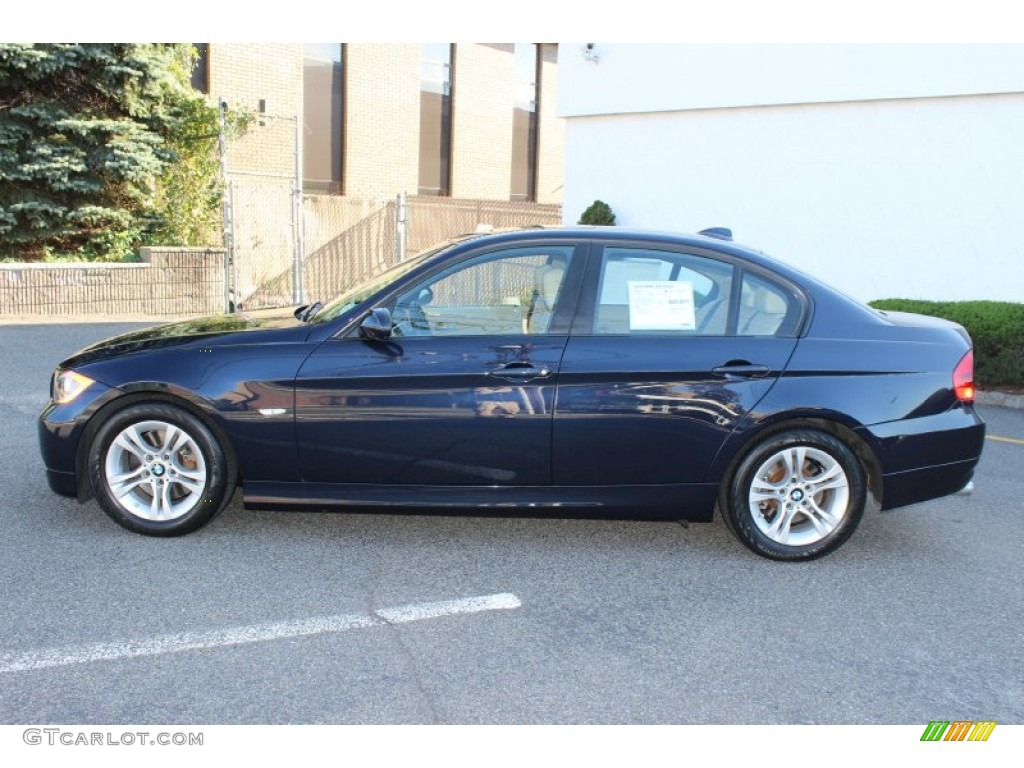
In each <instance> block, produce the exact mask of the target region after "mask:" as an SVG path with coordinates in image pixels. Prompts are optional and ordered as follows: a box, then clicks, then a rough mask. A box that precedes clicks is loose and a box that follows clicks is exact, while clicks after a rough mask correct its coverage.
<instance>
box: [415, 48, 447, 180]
mask: <svg viewBox="0 0 1024 768" xmlns="http://www.w3.org/2000/svg"><path fill="white" fill-rule="evenodd" d="M453 48H454V46H452V45H450V44H448V43H425V44H424V45H423V46H422V49H421V55H420V177H419V179H420V180H419V193H420V194H421V195H449V194H451V175H452V49H453Z"/></svg>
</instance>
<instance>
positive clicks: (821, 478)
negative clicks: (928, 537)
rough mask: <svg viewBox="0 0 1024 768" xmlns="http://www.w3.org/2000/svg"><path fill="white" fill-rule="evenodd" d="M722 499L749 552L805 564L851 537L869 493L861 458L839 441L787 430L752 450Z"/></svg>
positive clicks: (732, 526) (822, 434)
mask: <svg viewBox="0 0 1024 768" xmlns="http://www.w3.org/2000/svg"><path fill="white" fill-rule="evenodd" d="M722 496H723V498H722V499H720V504H719V507H720V509H721V510H722V514H723V515H724V516H726V517H727V519H726V522H727V523H728V526H729V528H730V529H731V530H732V532H733V533H734V534H735V535H736V537H737V538H738V539H739V540H740V541H741V542H742V543H743V544H745V545H746V546H747V547H748V548H750V549H751V550H752V551H754V552H756V553H757V554H759V555H763V556H765V557H769V558H772V559H774V560H810V559H813V558H815V557H821V556H822V555H825V554H828V553H829V552H831V551H833V550H834V549H836V548H837V547H839V546H840V545H841V544H842V543H843V542H845V541H846V540H847V539H848V538H849V537H850V535H851V534H852V533H853V531H854V529H855V528H856V527H857V524H858V523H859V522H860V520H861V517H863V515H864V507H865V504H866V501H867V488H866V481H865V475H864V469H863V467H862V466H861V463H860V460H859V459H858V458H857V456H856V455H855V454H854V453H853V451H852V450H850V448H849V447H848V446H847V445H846V444H845V443H844V442H843V441H842V440H840V439H839V438H837V437H835V436H834V435H831V434H828V433H826V432H819V431H817V430H789V431H785V432H778V433H775V434H773V435H770V436H768V437H766V438H765V439H764V440H762V441H761V442H759V443H758V444H756V445H755V446H754V447H753V448H752V449H750V450H749V451H748V452H747V454H746V455H745V456H744V458H743V459H742V461H740V463H739V464H738V465H737V467H736V469H735V471H734V472H733V474H732V477H731V478H730V479H729V481H728V482H727V483H726V484H725V486H724V487H723V489H722Z"/></svg>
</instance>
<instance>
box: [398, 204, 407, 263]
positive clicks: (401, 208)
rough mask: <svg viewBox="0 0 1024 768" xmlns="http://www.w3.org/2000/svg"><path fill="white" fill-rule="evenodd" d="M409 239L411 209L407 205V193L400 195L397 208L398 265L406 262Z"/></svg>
mask: <svg viewBox="0 0 1024 768" xmlns="http://www.w3.org/2000/svg"><path fill="white" fill-rule="evenodd" d="M408 238H409V209H408V206H407V205H406V196H405V192H400V193H399V195H398V204H397V205H396V206H395V256H396V263H398V262H402V261H405V250H406V247H407V242H408Z"/></svg>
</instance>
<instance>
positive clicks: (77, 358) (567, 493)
mask: <svg viewBox="0 0 1024 768" xmlns="http://www.w3.org/2000/svg"><path fill="white" fill-rule="evenodd" d="M973 368H974V363H973V353H972V348H971V340H970V338H969V337H968V335H967V333H966V332H965V331H964V329H963V328H962V327H960V326H958V325H955V324H952V323H948V322H945V321H942V320H937V319H934V318H929V317H923V316H918V315H908V314H898V313H884V312H878V311H875V310H872V309H870V308H868V307H866V306H864V305H863V304H860V303H858V302H856V301H854V300H852V299H850V298H848V297H846V296H844V295H842V294H841V293H838V292H836V291H835V290H833V289H831V288H829V287H827V286H825V285H823V284H822V283H820V282H818V281H817V280H815V279H813V278H811V277H808V276H807V275H804V274H802V273H800V272H798V271H796V270H793V269H791V268H789V267H787V266H785V265H784V264H782V263H780V262H777V261H774V260H772V259H770V258H767V257H766V256H764V255H762V254H760V253H759V252H756V251H752V250H750V249H747V248H743V247H740V246H738V245H735V244H734V243H732V241H731V237H730V234H729V233H728V230H720V229H716V230H707V231H706V232H705V233H704V234H701V235H672V234H665V233H652V232H641V231H630V230H625V229H620V228H570V229H554V230H544V229H532V230H524V231H518V232H511V233H502V234H496V235H489V236H480V237H468V238H463V239H461V240H458V241H453V242H452V243H450V244H448V245H446V246H444V247H442V248H439V249H436V250H433V251H431V252H428V253H425V254H422V255H420V256H418V257H416V258H413V259H410V260H408V261H405V262H403V263H401V264H400V265H399V266H397V267H395V268H393V269H392V270H390V271H389V272H386V273H384V274H382V275H379V276H378V277H376V278H374V279H373V280H371V281H369V282H367V283H366V284H364V285H360V286H358V287H356V288H354V289H352V290H350V291H348V292H347V293H345V294H344V295H342V296H339V297H337V298H336V299H334V300H333V301H331V302H330V303H327V304H324V305H320V304H319V303H317V304H314V305H312V306H310V307H306V308H303V309H300V310H297V311H296V312H295V313H294V314H293V313H292V312H291V311H290V310H289V311H287V312H285V313H276V314H275V313H273V312H271V313H264V314H263V316H255V315H254V316H249V315H246V314H239V315H233V316H226V317H217V318H210V319H204V320H194V321H187V322H182V323H175V324H171V325H164V326H160V327H156V328H152V329H148V330H143V331H138V332H135V333H129V334H126V335H123V336H118V337H116V338H113V339H110V340H108V341H105V342H102V343H100V344H96V345H94V346H92V347H89V348H87V349H85V350H82V351H81V352H79V353H77V354H75V355H74V356H72V357H70V358H69V359H67V360H65V361H64V362H62V363H61V364H60V365H59V366H58V367H57V369H56V371H55V372H54V375H53V381H52V386H51V390H52V392H51V400H50V402H49V404H48V405H47V406H46V408H45V410H44V411H43V413H42V415H41V416H40V420H39V437H40V444H41V448H42V453H43V458H44V461H45V463H46V467H47V475H48V478H49V482H50V486H51V487H52V488H53V490H55V491H56V492H58V493H61V494H65V495H68V496H75V497H77V498H78V499H79V500H80V501H87V500H89V499H91V498H95V499H96V500H97V501H98V503H99V504H100V506H101V507H102V508H103V509H104V511H105V512H106V513H107V514H108V515H109V516H110V517H111V518H113V519H114V520H115V521H116V522H117V523H119V524H120V525H122V526H124V527H126V528H129V529H131V530H133V531H137V532H139V533H144V534H149V535H154V536H176V535H180V534H184V533H188V532H190V531H194V530H196V529H197V528H199V527H201V526H203V525H205V524H206V523H208V522H209V521H210V520H212V519H213V518H214V517H215V516H216V515H217V514H218V513H219V512H220V511H221V510H222V509H223V508H224V507H225V505H226V504H227V502H228V500H229V499H230V498H231V496H232V494H233V493H234V492H235V489H236V487H237V486H241V488H242V494H243V498H244V502H245V505H246V506H247V507H249V508H255V509H269V508H303V509H349V510H353V511H355V510H369V509H377V510H387V511H397V510H405V509H409V510H416V511H421V512H430V511H433V512H442V513H453V514H454V513H460V514H465V513H470V514H500V515H546V516H553V517H636V518H643V519H665V520H680V519H686V520H694V521H709V520H711V519H712V516H713V515H714V513H715V511H716V510H717V511H718V513H719V514H720V515H721V516H722V518H723V519H724V520H725V522H726V523H727V525H728V526H729V528H730V529H731V530H732V532H733V533H734V534H735V535H736V537H737V538H738V539H739V540H740V541H741V542H742V543H743V544H744V545H746V546H747V547H749V548H750V549H751V550H753V551H754V552H756V553H758V554H760V555H764V556H766V557H770V558H775V559H779V560H806V559H809V558H814V557H818V556H821V555H823V554H826V553H827V552H830V551H832V550H834V549H835V548H836V547H838V546H839V545H841V544H842V543H843V542H844V541H845V540H846V539H847V538H848V537H849V536H850V535H851V534H852V533H853V531H854V529H855V528H856V527H857V524H858V522H859V521H860V519H861V517H862V515H863V513H864V509H865V505H866V502H867V499H868V495H869V494H870V495H871V496H873V497H874V498H875V499H876V500H877V502H878V503H879V504H880V506H881V508H882V509H891V508H893V507H900V506H904V505H907V504H913V503H916V502H920V501H925V500H927V499H932V498H936V497H939V496H943V495H946V494H951V493H955V492H957V491H960V490H962V489H964V488H965V487H967V486H969V484H970V481H971V477H972V474H973V472H974V468H975V466H976V465H977V463H978V459H979V457H980V455H981V450H982V444H983V440H984V432H985V427H984V424H983V422H982V420H981V418H980V417H979V416H978V414H977V413H976V412H975V410H974V406H973V400H974V384H973Z"/></svg>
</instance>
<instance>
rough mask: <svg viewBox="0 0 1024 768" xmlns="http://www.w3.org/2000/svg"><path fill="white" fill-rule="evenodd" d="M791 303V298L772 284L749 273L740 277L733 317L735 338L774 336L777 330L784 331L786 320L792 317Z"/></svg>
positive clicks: (792, 308)
mask: <svg viewBox="0 0 1024 768" xmlns="http://www.w3.org/2000/svg"><path fill="white" fill-rule="evenodd" d="M793 301H794V299H793V298H792V296H790V295H789V294H788V293H787V292H786V291H783V290H782V288H780V287H778V286H777V285H775V284H774V283H770V282H768V281H767V280H765V279H764V278H762V277H759V276H757V275H754V274H751V273H749V272H748V273H746V274H744V275H743V286H742V289H741V291H740V308H739V313H738V315H737V318H736V333H737V335H739V336H775V335H777V334H779V333H780V330H783V331H784V329H783V325H784V324H785V321H786V318H787V317H792V316H793V311H792V310H794V309H795V307H794V304H793ZM783 335H785V333H783Z"/></svg>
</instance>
